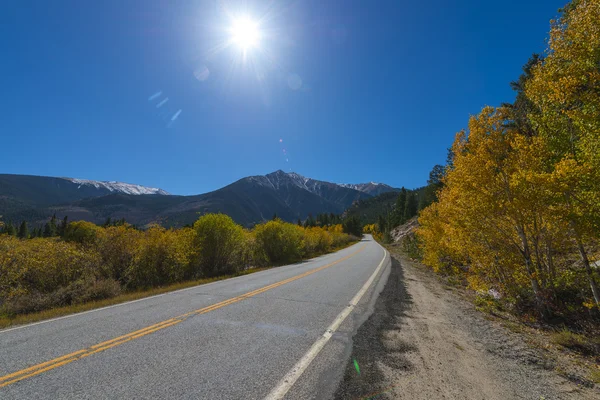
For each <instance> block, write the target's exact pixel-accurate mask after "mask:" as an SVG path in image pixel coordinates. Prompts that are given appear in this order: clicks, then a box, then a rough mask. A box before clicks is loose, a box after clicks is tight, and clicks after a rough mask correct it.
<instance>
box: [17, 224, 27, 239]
mask: <svg viewBox="0 0 600 400" xmlns="http://www.w3.org/2000/svg"><path fill="white" fill-rule="evenodd" d="M18 236H19V238H21V239H29V228H28V227H27V221H23V222H21V226H19V234H18Z"/></svg>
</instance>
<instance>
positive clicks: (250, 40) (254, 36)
mask: <svg viewBox="0 0 600 400" xmlns="http://www.w3.org/2000/svg"><path fill="white" fill-rule="evenodd" d="M231 40H232V41H233V43H235V44H237V45H238V46H240V47H241V48H242V49H243V50H247V49H249V48H252V47H257V46H258V44H259V42H260V30H259V28H258V24H257V23H256V22H255V21H253V20H252V19H250V18H248V17H241V18H238V19H236V20H234V21H233V25H232V26H231Z"/></svg>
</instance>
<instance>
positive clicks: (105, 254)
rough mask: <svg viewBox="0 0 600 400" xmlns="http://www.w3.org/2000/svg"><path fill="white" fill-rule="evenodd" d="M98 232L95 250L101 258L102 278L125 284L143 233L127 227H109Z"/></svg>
mask: <svg viewBox="0 0 600 400" xmlns="http://www.w3.org/2000/svg"><path fill="white" fill-rule="evenodd" d="M99 232H100V234H99V235H98V238H97V241H96V250H97V251H98V253H99V254H100V255H101V257H102V269H101V275H102V277H104V278H110V279H114V280H116V281H118V282H120V283H121V284H125V283H127V280H128V279H127V274H128V271H129V269H130V268H131V264H132V263H133V260H134V257H135V255H136V251H137V249H138V247H139V245H140V240H142V238H143V232H140V231H138V230H135V229H133V228H131V227H130V226H127V225H121V226H110V227H108V228H103V229H102V230H101V231H99Z"/></svg>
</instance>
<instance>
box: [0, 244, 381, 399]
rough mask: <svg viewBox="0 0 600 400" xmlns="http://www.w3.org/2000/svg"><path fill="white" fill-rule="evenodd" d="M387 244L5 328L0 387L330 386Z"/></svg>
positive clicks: (130, 393) (301, 390)
mask: <svg viewBox="0 0 600 400" xmlns="http://www.w3.org/2000/svg"><path fill="white" fill-rule="evenodd" d="M389 269H390V261H389V256H388V255H387V253H386V252H385V251H384V250H383V248H382V247H381V246H379V245H378V244H377V243H376V242H374V241H373V240H372V238H371V237H365V239H363V241H361V242H360V243H357V244H355V245H353V246H351V247H349V248H347V249H344V250H341V251H339V252H337V253H333V254H329V255H325V256H322V257H318V258H315V259H312V260H310V261H307V262H304V263H299V264H294V265H289V266H284V267H279V268H273V269H271V270H267V271H262V272H259V273H255V274H251V275H246V276H241V277H237V278H233V279H228V280H224V281H219V282H215V283H211V284H207V285H202V286H197V287H193V288H189V289H184V290H181V291H178V292H172V293H168V294H164V295H159V296H155V297H151V298H147V299H143V300H138V301H134V302H130V303H125V304H121V305H117V306H112V307H108V308H105V309H101V310H95V311H91V312H86V313H81V314H76V315H73V316H68V317H63V318H59V319H56V320H50V321H45V322H42V323H37V324H32V325H26V326H22V327H16V328H12V329H7V330H4V331H0V399H57V398H61V399H62V398H76V399H86V398H90V399H92V398H93V399H97V398H111V399H114V398H127V399H134V398H152V399H162V398H165V399H166V398H169V399H171V398H193V399H198V398H201V399H263V398H270V399H275V398H281V397H282V396H284V397H285V398H286V399H308V398H317V399H322V398H329V397H331V396H333V394H334V392H335V390H336V388H337V386H338V383H339V381H340V379H341V378H342V375H343V373H344V368H345V366H346V363H347V361H348V357H349V355H350V351H351V345H352V336H353V334H354V333H355V332H356V330H357V328H358V327H359V326H360V325H361V324H362V322H363V321H364V320H365V319H366V318H367V317H368V315H369V313H370V312H371V311H372V307H373V304H374V303H375V300H376V297H377V295H378V293H379V292H380V291H381V289H382V288H383V285H384V284H385V280H386V279H387V276H388V274H389Z"/></svg>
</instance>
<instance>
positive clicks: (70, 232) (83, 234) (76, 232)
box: [63, 221, 102, 246]
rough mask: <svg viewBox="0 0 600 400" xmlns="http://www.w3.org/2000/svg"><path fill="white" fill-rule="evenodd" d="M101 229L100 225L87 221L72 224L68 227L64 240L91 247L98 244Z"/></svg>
mask: <svg viewBox="0 0 600 400" xmlns="http://www.w3.org/2000/svg"><path fill="white" fill-rule="evenodd" d="M101 229H102V228H100V227H99V226H98V225H96V224H93V223H91V222H87V221H76V222H71V223H69V224H68V225H67V227H66V229H65V233H64V236H63V238H64V239H65V240H66V241H67V242H75V243H79V244H82V245H86V246H90V245H93V244H95V243H96V239H97V238H98V235H99V233H100V232H101Z"/></svg>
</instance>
